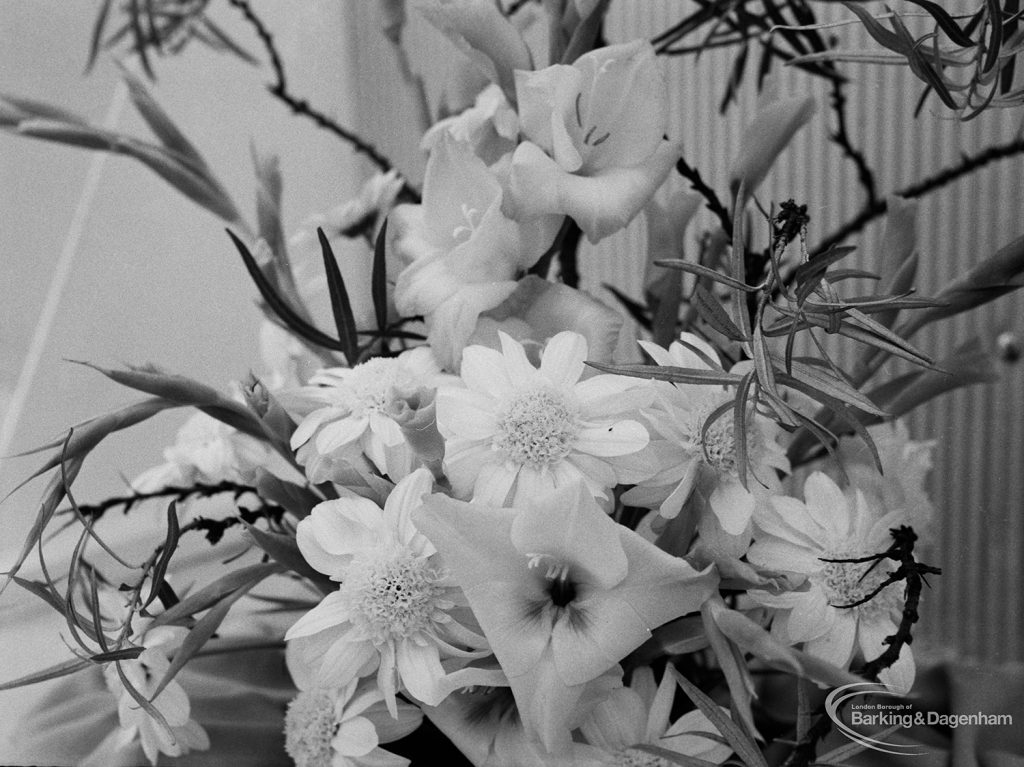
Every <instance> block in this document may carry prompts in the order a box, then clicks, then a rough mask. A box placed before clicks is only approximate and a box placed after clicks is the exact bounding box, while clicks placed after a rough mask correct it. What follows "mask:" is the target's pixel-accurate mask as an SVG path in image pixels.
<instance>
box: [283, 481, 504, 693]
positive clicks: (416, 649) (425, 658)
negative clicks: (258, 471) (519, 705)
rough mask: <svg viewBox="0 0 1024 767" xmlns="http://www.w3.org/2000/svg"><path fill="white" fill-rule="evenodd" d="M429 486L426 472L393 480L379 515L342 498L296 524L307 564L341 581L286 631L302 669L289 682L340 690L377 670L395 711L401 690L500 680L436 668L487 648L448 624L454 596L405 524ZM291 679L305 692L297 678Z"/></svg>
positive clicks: (370, 506) (427, 549)
mask: <svg viewBox="0 0 1024 767" xmlns="http://www.w3.org/2000/svg"><path fill="white" fill-rule="evenodd" d="M432 487H433V478H432V476H431V475H430V472H429V471H427V470H426V469H418V470H417V471H415V472H413V473H412V474H411V475H409V476H408V477H407V478H406V479H404V480H403V481H402V482H399V483H398V485H397V486H396V487H395V489H394V490H393V491H392V493H391V495H390V496H388V499H387V501H386V503H385V504H384V509H383V510H381V509H380V508H378V507H377V505H376V504H374V503H372V502H371V501H368V500H366V499H363V498H343V499H340V500H334V501H327V502H325V503H321V504H320V505H318V506H317V507H316V508H314V509H313V512H312V514H310V516H308V517H307V518H306V519H304V520H302V521H301V522H300V523H299V527H298V532H297V535H296V538H297V541H298V545H299V549H300V550H301V551H302V555H303V556H304V557H305V558H306V561H307V562H309V563H310V564H311V565H312V566H313V567H315V568H316V569H317V570H319V571H320V572H322V573H325V574H326V575H328V576H330V577H331V579H332V580H337V581H341V585H340V586H339V588H338V590H337V591H335V592H332V593H331V594H328V595H327V596H326V597H325V598H324V599H323V601H321V602H320V604H319V605H318V606H316V607H314V608H313V609H312V610H311V611H310V612H308V613H306V615H304V616H303V617H302V618H300V619H299V620H298V622H296V623H295V625H294V626H292V627H291V629H289V630H288V633H287V634H286V635H285V639H286V640H288V641H290V642H292V643H293V647H292V650H293V652H292V656H291V660H293V661H294V665H298V666H300V667H303V668H301V669H300V672H299V673H298V674H296V673H294V672H293V676H295V677H308V678H309V679H315V680H316V683H317V684H318V685H321V686H331V687H343V686H345V685H347V684H349V683H350V682H351V681H352V680H353V679H357V678H359V677H363V676H366V675H368V674H372V673H373V672H374V671H376V672H377V683H378V685H379V687H380V689H381V691H382V693H383V694H384V700H385V701H386V702H387V704H388V706H389V708H390V709H391V711H392V713H395V710H396V709H395V694H396V692H397V691H398V689H399V686H400V685H401V686H404V688H405V689H406V690H408V691H409V692H410V693H411V694H412V695H414V696H415V697H416V698H418V699H420V700H422V701H424V702H427V703H430V704H436V703H438V702H440V701H441V700H442V699H443V698H444V696H445V695H447V694H448V692H450V691H451V689H453V688H455V687H457V686H459V685H460V684H461V683H462V681H463V679H464V678H465V679H466V681H465V684H494V683H500V682H501V681H503V680H502V679H500V678H499V677H495V675H493V674H492V675H490V676H487V675H486V674H485V673H484V672H482V671H481V672H478V671H477V670H475V669H466V670H462V671H455V672H452V673H451V674H448V673H447V671H446V669H445V668H444V667H443V666H442V664H441V659H442V657H444V658H458V659H464V660H468V659H472V658H479V657H483V656H485V655H488V654H489V651H488V650H486V649H481V648H486V641H485V640H484V639H483V638H482V637H481V636H479V635H478V634H476V633H474V632H473V631H471V630H469V629H467V628H465V627H464V626H462V625H461V624H460V623H458V622H457V621H455V620H454V619H453V617H452V615H451V614H450V613H451V612H452V611H453V610H454V609H455V608H456V606H457V605H458V602H459V599H460V597H459V594H458V591H457V589H456V588H454V587H453V586H452V585H451V583H450V581H449V579H448V577H447V573H446V572H445V570H444V569H443V568H442V567H441V565H440V563H439V562H438V561H437V559H436V558H435V557H434V554H435V549H434V547H433V545H431V543H430V542H429V541H428V540H427V539H426V538H425V537H424V536H423V535H421V534H420V533H419V532H418V531H417V530H416V527H415V526H414V525H413V523H412V519H411V514H412V511H413V510H414V509H416V508H417V507H419V506H420V504H421V499H422V498H423V496H424V495H425V494H427V493H429V492H430V490H431V488H432ZM467 648H469V649H467ZM474 674H479V675H480V678H479V679H477V678H475V677H474ZM296 682H297V684H298V685H299V686H300V687H305V686H308V685H306V684H304V680H303V678H296Z"/></svg>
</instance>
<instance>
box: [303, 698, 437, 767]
mask: <svg viewBox="0 0 1024 767" xmlns="http://www.w3.org/2000/svg"><path fill="white" fill-rule="evenodd" d="M422 721H423V714H422V713H420V711H419V709H418V708H416V707H415V706H412V705H409V704H408V703H400V704H399V705H398V717H397V720H396V719H393V718H392V717H391V716H390V715H389V714H388V712H387V708H386V707H385V705H384V696H383V695H382V694H381V692H380V690H377V689H375V688H372V687H370V686H368V685H367V684H365V683H362V684H361V683H360V682H358V681H357V680H353V681H352V682H350V683H349V684H347V685H346V686H345V687H342V688H340V689H335V688H320V687H317V688H312V689H309V690H303V691H302V692H300V693H299V694H298V695H297V696H296V697H295V699H294V700H293V701H292V702H291V703H289V704H288V713H287V714H286V715H285V720H284V732H285V750H286V751H287V752H288V755H289V756H290V757H291V758H292V759H294V760H295V765H296V767H405V765H407V764H409V760H408V759H406V758H405V757H402V756H398V755H396V754H392V753H391V752H390V751H385V750H384V749H382V748H380V744H381V743H388V742H390V741H393V740H398V739H399V738H402V737H404V736H406V735H408V734H409V733H411V732H412V731H413V730H415V729H416V728H417V727H419V726H420V723H421V722H422Z"/></svg>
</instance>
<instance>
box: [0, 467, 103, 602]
mask: <svg viewBox="0 0 1024 767" xmlns="http://www.w3.org/2000/svg"><path fill="white" fill-rule="evenodd" d="M58 460H59V459H58ZM82 461H83V458H82V457H74V458H71V459H69V460H68V461H67V468H66V470H65V472H64V474H65V476H66V477H67V479H68V481H69V482H73V481H74V479H75V477H76V476H77V475H78V471H79V470H80V469H81V468H82ZM64 488H65V484H64V477H62V476H61V474H60V473H59V472H58V473H55V474H54V475H53V476H52V477H51V478H50V482H49V483H48V484H47V486H46V489H45V490H44V491H43V500H42V502H41V503H40V504H39V511H38V512H37V513H36V518H35V520H33V522H32V526H31V527H30V528H29V531H28V535H27V536H26V537H25V542H24V543H23V544H22V547H21V550H20V551H19V552H18V556H17V557H16V558H15V560H14V564H13V565H11V567H10V568H9V569H8V570H7V572H6V573H5V574H4V579H3V583H2V584H0V594H3V593H4V591H5V590H6V589H7V587H8V586H9V585H10V584H11V581H12V580H13V579H14V577H15V576H16V575H17V574H18V571H19V570H21V567H22V565H24V564H25V560H26V559H28V555H29V554H30V553H31V552H32V549H33V548H35V546H36V544H37V543H38V542H39V540H40V539H41V538H42V536H43V532H44V531H45V530H46V526H47V525H48V524H50V520H51V519H53V514H54V512H55V511H56V510H57V507H58V506H59V505H60V503H61V501H63V500H64V495H65V490H64Z"/></svg>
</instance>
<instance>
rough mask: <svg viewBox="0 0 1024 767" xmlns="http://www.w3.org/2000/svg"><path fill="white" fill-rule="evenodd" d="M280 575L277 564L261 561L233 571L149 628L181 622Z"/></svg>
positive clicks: (189, 598)
mask: <svg viewBox="0 0 1024 767" xmlns="http://www.w3.org/2000/svg"><path fill="white" fill-rule="evenodd" d="M280 572H282V568H281V566H280V565H279V564H277V563H276V562H261V563H259V564H255V565H249V566H248V567H243V568H241V569H239V570H233V571H232V572H230V573H228V574H227V575H224V576H222V577H220V578H218V579H217V580H215V581H214V582H213V583H210V584H208V585H206V586H204V587H203V588H201V589H200V590H199V591H196V592H195V593H193V594H189V595H188V596H187V597H185V598H184V599H182V600H181V601H180V602H178V604H176V605H174V606H173V607H169V608H167V609H166V610H164V612H162V613H160V614H159V615H157V616H156V617H155V618H154V619H153V623H151V624H150V627H151V628H155V627H156V626H168V625H172V624H178V623H181V622H183V621H185V620H186V619H188V618H191V617H192V616H193V615H195V614H196V613H198V612H202V611H203V610H206V609H208V608H210V607H212V606H213V605H215V604H217V603H218V602H220V601H221V600H222V599H224V598H225V597H226V596H228V595H229V594H231V593H233V592H235V591H239V590H245V591H247V590H248V589H250V588H252V587H253V586H255V585H256V584H257V583H259V582H260V581H262V580H264V579H266V578H268V577H269V576H271V575H275V574H277V573H280Z"/></svg>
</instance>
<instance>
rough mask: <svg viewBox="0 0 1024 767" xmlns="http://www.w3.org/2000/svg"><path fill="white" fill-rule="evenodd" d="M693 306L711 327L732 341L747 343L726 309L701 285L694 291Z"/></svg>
mask: <svg viewBox="0 0 1024 767" xmlns="http://www.w3.org/2000/svg"><path fill="white" fill-rule="evenodd" d="M692 300H693V305H694V306H695V307H696V309H697V313H698V314H699V315H700V316H701V317H702V318H703V319H704V321H705V322H707V323H708V324H709V325H710V326H711V327H713V328H714V329H715V330H717V331H718V332H719V333H721V334H722V335H723V336H725V337H726V338H728V339H730V340H732V341H747V340H749V339H748V338H746V337H745V336H744V335H743V333H742V332H741V331H740V329H739V328H738V327H736V324H735V323H734V322H733V321H732V319H731V318H730V317H729V313H728V312H727V311H726V310H725V307H724V306H722V304H721V303H719V301H718V299H717V298H715V297H714V296H713V295H711V293H710V292H708V290H707V289H706V288H705V287H704V286H702V285H701V284H699V283H698V284H697V285H696V286H695V287H694V289H693V299H692Z"/></svg>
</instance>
